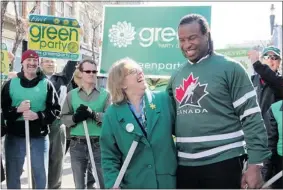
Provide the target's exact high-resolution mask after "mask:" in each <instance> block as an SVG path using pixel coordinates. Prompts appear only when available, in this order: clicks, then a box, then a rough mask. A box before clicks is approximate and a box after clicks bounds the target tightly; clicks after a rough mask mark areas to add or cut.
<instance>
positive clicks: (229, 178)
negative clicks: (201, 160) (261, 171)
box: [177, 156, 245, 189]
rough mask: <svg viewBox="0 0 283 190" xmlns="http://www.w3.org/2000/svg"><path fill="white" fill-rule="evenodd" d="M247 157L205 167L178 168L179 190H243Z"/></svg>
mask: <svg viewBox="0 0 283 190" xmlns="http://www.w3.org/2000/svg"><path fill="white" fill-rule="evenodd" d="M244 159H245V156H241V157H236V158H232V159H229V160H225V161H222V162H218V163H214V164H209V165H204V166H178V169H177V189H241V178H242V170H243V162H244Z"/></svg>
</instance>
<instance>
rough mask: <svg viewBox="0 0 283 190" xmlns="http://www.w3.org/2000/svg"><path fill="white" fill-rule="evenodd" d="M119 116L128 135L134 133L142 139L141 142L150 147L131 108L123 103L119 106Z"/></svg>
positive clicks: (121, 124)
mask: <svg viewBox="0 0 283 190" xmlns="http://www.w3.org/2000/svg"><path fill="white" fill-rule="evenodd" d="M117 116H118V120H119V123H120V126H121V127H122V128H123V129H124V130H125V131H127V133H132V134H134V135H137V136H139V137H141V142H143V143H144V144H146V145H148V146H149V143H148V141H147V139H146V137H145V136H144V134H143V132H142V130H141V128H140V126H139V124H138V122H137V120H136V119H135V117H134V115H133V113H132V111H131V110H130V107H129V105H128V104H127V103H123V104H121V105H119V106H117Z"/></svg>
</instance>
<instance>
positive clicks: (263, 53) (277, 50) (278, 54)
mask: <svg viewBox="0 0 283 190" xmlns="http://www.w3.org/2000/svg"><path fill="white" fill-rule="evenodd" d="M267 52H273V53H274V54H275V55H277V56H279V57H280V58H281V51H280V49H279V48H277V47H274V46H268V47H266V48H264V50H263V52H262V56H264V55H266V53H267Z"/></svg>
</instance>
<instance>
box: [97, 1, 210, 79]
mask: <svg viewBox="0 0 283 190" xmlns="http://www.w3.org/2000/svg"><path fill="white" fill-rule="evenodd" d="M191 13H196V14H200V15H202V16H204V17H205V18H206V19H207V21H208V23H209V24H210V23H211V7H210V6H144V5H141V6H105V7H104V23H103V38H102V47H101V54H100V64H99V72H100V73H99V74H100V75H102V76H107V73H108V70H109V68H110V67H111V65H112V64H113V63H114V62H116V61H117V60H119V59H121V58H124V57H129V58H132V59H134V60H135V61H137V62H138V63H139V64H140V65H141V67H142V68H143V70H144V72H145V75H146V76H147V77H168V76H170V75H171V74H172V72H173V71H175V70H176V69H178V68H179V67H180V66H181V65H182V64H183V63H184V62H185V61H186V59H185V58H184V56H183V55H182V52H181V50H180V48H179V42H178V30H177V29H178V25H179V22H180V20H181V18H182V17H183V16H185V15H187V14H191Z"/></svg>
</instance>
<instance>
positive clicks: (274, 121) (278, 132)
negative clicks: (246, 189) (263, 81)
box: [263, 100, 283, 189]
mask: <svg viewBox="0 0 283 190" xmlns="http://www.w3.org/2000/svg"><path fill="white" fill-rule="evenodd" d="M282 103H283V101H282V100H281V101H278V102H276V103H273V104H272V105H271V107H270V109H269V110H268V111H267V113H266V115H265V117H266V118H267V119H266V120H267V122H266V128H268V147H269V149H270V150H271V152H272V157H271V158H269V159H268V160H266V161H265V164H264V167H263V174H264V179H265V181H267V180H269V179H270V178H271V177H273V175H276V174H277V173H278V172H280V171H281V172H282V168H283V154H282V151H283V141H282V139H283V133H282V111H283V104H282ZM272 188H273V189H283V182H282V177H281V178H280V179H278V180H277V181H276V182H275V183H274V184H272Z"/></svg>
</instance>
